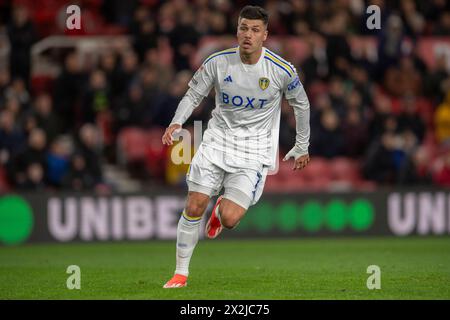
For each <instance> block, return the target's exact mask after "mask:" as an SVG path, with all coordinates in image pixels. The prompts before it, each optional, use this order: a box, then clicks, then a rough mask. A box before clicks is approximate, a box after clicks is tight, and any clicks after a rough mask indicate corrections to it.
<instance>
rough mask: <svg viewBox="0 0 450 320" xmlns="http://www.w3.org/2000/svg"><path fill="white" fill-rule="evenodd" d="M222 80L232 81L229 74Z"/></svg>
mask: <svg viewBox="0 0 450 320" xmlns="http://www.w3.org/2000/svg"><path fill="white" fill-rule="evenodd" d="M223 81H225V82H233V79H231V76H228V77H226V78H225V79H223Z"/></svg>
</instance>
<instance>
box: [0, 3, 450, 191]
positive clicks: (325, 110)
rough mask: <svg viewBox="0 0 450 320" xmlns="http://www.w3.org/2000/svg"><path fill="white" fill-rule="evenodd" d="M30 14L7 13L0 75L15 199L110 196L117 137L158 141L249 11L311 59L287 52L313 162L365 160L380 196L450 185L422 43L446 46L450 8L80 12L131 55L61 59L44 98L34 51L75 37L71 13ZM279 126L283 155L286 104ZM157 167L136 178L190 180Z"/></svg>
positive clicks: (1, 155)
mask: <svg viewBox="0 0 450 320" xmlns="http://www.w3.org/2000/svg"><path fill="white" fill-rule="evenodd" d="M34 2H36V1H34ZM34 2H32V1H27V0H23V1H13V2H12V3H8V2H2V3H1V4H0V7H1V8H0V12H1V15H0V32H3V33H4V34H6V35H7V37H8V39H9V43H10V53H9V57H8V61H7V62H8V63H7V65H6V66H3V67H1V65H0V168H1V169H2V172H0V178H2V176H3V178H2V179H3V180H4V183H5V184H7V185H8V186H9V187H10V188H13V189H24V190H48V189H51V190H53V189H72V190H86V189H88V190H89V189H94V188H103V187H104V188H113V187H114V186H113V183H112V182H111V181H107V180H106V179H105V177H104V173H103V172H102V168H103V164H105V163H113V164H114V163H118V161H119V159H118V156H117V149H118V141H119V137H120V135H121V133H122V132H123V131H124V130H125V129H126V128H129V127H140V128H143V129H155V130H161V132H162V130H163V129H164V128H165V127H166V126H167V125H168V124H169V122H170V120H171V118H172V116H173V114H174V112H175V110H176V107H177V105H178V103H179V101H180V100H181V98H182V96H183V95H184V93H185V91H186V89H187V83H188V81H189V79H190V78H191V76H192V74H193V72H195V69H196V68H197V67H198V65H195V62H194V61H195V57H196V55H197V53H198V50H199V46H200V42H201V40H202V39H203V38H204V37H206V36H209V37H216V38H217V37H218V38H219V39H221V38H224V39H229V38H230V37H233V36H234V34H235V31H236V22H237V16H238V13H239V10H240V8H242V7H243V6H244V5H246V4H250V3H251V4H257V5H261V6H263V7H265V8H266V9H267V10H268V11H269V13H270V21H269V32H270V36H276V37H281V38H282V37H283V36H295V37H298V39H300V40H301V41H304V42H305V43H306V44H307V46H308V48H309V51H308V52H309V53H308V55H307V56H306V57H305V58H304V59H302V60H301V61H297V60H295V59H293V60H292V59H290V58H291V57H290V56H289V54H288V53H286V54H285V52H282V51H281V52H280V51H279V52H278V53H279V54H280V55H281V56H283V57H284V58H286V59H287V60H290V61H292V62H293V63H294V64H295V67H296V68H297V70H299V74H300V77H301V79H302V83H303V84H304V86H305V89H306V91H307V93H308V96H309V98H310V102H311V130H312V131H311V146H310V153H311V155H312V157H313V159H314V157H319V158H325V159H333V158H336V157H348V158H351V159H356V160H358V163H360V174H361V176H362V177H363V178H364V179H367V180H370V181H374V182H375V183H377V184H379V185H407V186H411V185H438V186H450V151H449V150H450V74H449V71H448V70H449V68H448V65H449V62H448V61H447V59H446V56H445V55H442V56H439V57H437V58H436V65H435V67H434V68H430V67H428V66H427V64H426V63H425V62H424V60H423V57H421V56H420V54H419V53H418V51H417V49H416V46H415V44H416V42H417V41H418V40H419V39H421V38H423V37H436V36H439V37H441V36H450V3H448V2H447V1H445V0H430V1H413V0H399V1H383V0H376V1H375V0H374V1H363V0H336V1H325V0H322V1H321V0H314V1H308V0H286V1H269V0H268V1H231V0H215V1H206V0H192V1H186V0H172V1H158V0H129V1H121V0H108V1H106V0H86V1H72V2H71V4H78V5H79V6H80V7H81V11H82V19H90V20H82V21H91V20H92V21H95V23H87V22H86V23H83V28H82V30H81V31H78V34H85V35H90V34H111V33H113V34H114V33H117V34H128V35H130V36H131V39H132V42H131V45H129V46H123V47H120V48H118V49H117V50H111V51H108V52H103V53H101V55H100V58H99V60H98V62H96V63H90V64H83V63H81V61H82V59H80V56H79V53H78V52H76V51H68V52H65V54H64V55H63V57H62V59H61V62H60V64H61V72H60V73H59V75H58V76H57V77H56V78H54V79H52V81H51V86H50V87H49V88H48V89H47V90H36V88H34V87H33V79H32V77H31V71H30V70H31V65H30V51H31V47H32V45H33V44H34V43H35V42H36V41H38V40H39V39H42V38H44V37H45V36H48V35H49V34H64V33H67V32H66V31H67V30H64V24H61V23H60V17H61V12H65V6H61V3H62V1H56V0H43V1H42V3H41V4H40V6H41V9H37V8H36V3H34ZM40 2H41V1H40ZM371 4H375V5H378V6H379V7H380V8H381V26H382V28H381V29H380V30H369V29H368V28H367V27H366V21H367V18H368V14H367V13H366V10H365V9H366V7H367V6H368V5H371ZM49 8H54V10H53V11H54V12H53V11H52V12H53V13H49V12H48V11H49V10H50V9H49ZM46 10H47V11H46ZM43 11H45V13H46V14H44V13H43ZM49 17H50V18H49ZM45 19H47V20H48V19H50V21H52V23H50V24H49V23H48V21H47V20H45ZM43 21H44V22H45V23H44V22H43ZM75 34H77V31H75ZM349 35H362V36H373V37H374V38H376V40H377V52H376V57H377V59H373V52H372V53H371V52H362V53H361V54H360V55H358V56H355V55H353V54H352V51H351V48H350V43H349V40H348V36H349ZM270 36H269V38H270ZM405 39H409V40H411V43H412V45H411V47H410V48H409V49H408V50H405V48H404V46H403V45H402V44H403V41H404V40H405ZM319 44H325V45H324V46H320V45H319ZM213 108H214V97H213V95H212V94H211V95H210V96H209V97H207V98H205V99H204V101H203V102H202V104H201V105H200V106H199V107H198V108H197V109H196V110H195V112H194V115H193V116H192V117H191V119H190V120H189V121H188V123H187V124H186V126H187V127H188V128H190V129H191V125H192V123H193V120H203V122H204V124H206V122H207V120H208V119H209V116H210V112H211V110H212V109H213ZM281 121H282V123H283V124H284V125H282V126H281V128H282V129H281V132H280V146H281V152H282V153H284V152H285V151H287V150H289V149H290V148H291V147H292V145H293V143H294V138H295V119H294V117H293V116H292V110H291V109H290V108H289V106H288V105H287V104H286V103H284V104H283V108H282V120H281ZM161 150H162V151H161V152H162V153H164V154H167V152H169V151H170V150H165V149H161ZM149 154H150V156H151V157H152V159H150V160H149V163H150V166H152V165H154V166H157V167H156V169H154V168H153V170H150V169H148V168H147V169H146V170H145V174H142V172H140V173H138V174H136V176H137V177H140V178H142V179H143V180H144V181H159V182H161V183H169V184H180V183H182V181H184V171H183V170H184V169H185V168H184V169H183V170H180V169H179V168H178V169H176V168H174V166H173V164H171V163H169V162H168V161H166V162H165V163H164V159H165V157H164V155H163V156H161V155H159V156H158V155H152V154H151V153H149ZM158 157H160V158H161V162H156V161H155V160H154V159H156V158H158ZM155 163H156V164H155ZM177 170H178V171H179V174H177ZM0 190H1V188H0Z"/></svg>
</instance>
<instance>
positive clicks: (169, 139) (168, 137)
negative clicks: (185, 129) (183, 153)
mask: <svg viewBox="0 0 450 320" xmlns="http://www.w3.org/2000/svg"><path fill="white" fill-rule="evenodd" d="M180 129H181V125H179V124H178V123H174V124H172V125H170V126H169V127H168V128H167V129H166V132H164V135H163V136H162V139H161V140H162V143H163V144H165V145H167V146H171V145H172V144H173V133H174V132H176V131H179V130H180Z"/></svg>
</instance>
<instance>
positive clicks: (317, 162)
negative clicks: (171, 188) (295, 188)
mask: <svg viewBox="0 0 450 320" xmlns="http://www.w3.org/2000/svg"><path fill="white" fill-rule="evenodd" d="M300 174H301V175H302V176H303V177H304V178H305V179H306V180H307V181H314V180H317V179H319V178H328V180H329V178H330V175H331V171H330V166H329V164H328V161H327V160H326V159H324V158H319V157H317V158H315V157H313V158H312V159H311V162H310V163H309V164H308V165H307V166H306V168H304V169H303V170H302V171H301V172H300Z"/></svg>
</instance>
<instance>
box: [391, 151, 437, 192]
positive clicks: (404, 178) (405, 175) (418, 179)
mask: <svg viewBox="0 0 450 320" xmlns="http://www.w3.org/2000/svg"><path fill="white" fill-rule="evenodd" d="M430 161H431V158H430V155H429V154H428V152H427V151H426V149H425V148H423V147H419V148H416V149H415V150H413V152H412V153H411V154H410V155H409V156H408V157H407V158H406V160H405V161H404V163H403V165H402V166H401V167H400V171H399V173H398V182H399V184H401V185H404V186H414V185H415V186H424V185H430V184H431V183H432V176H431V173H430V170H429V163H430Z"/></svg>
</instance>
